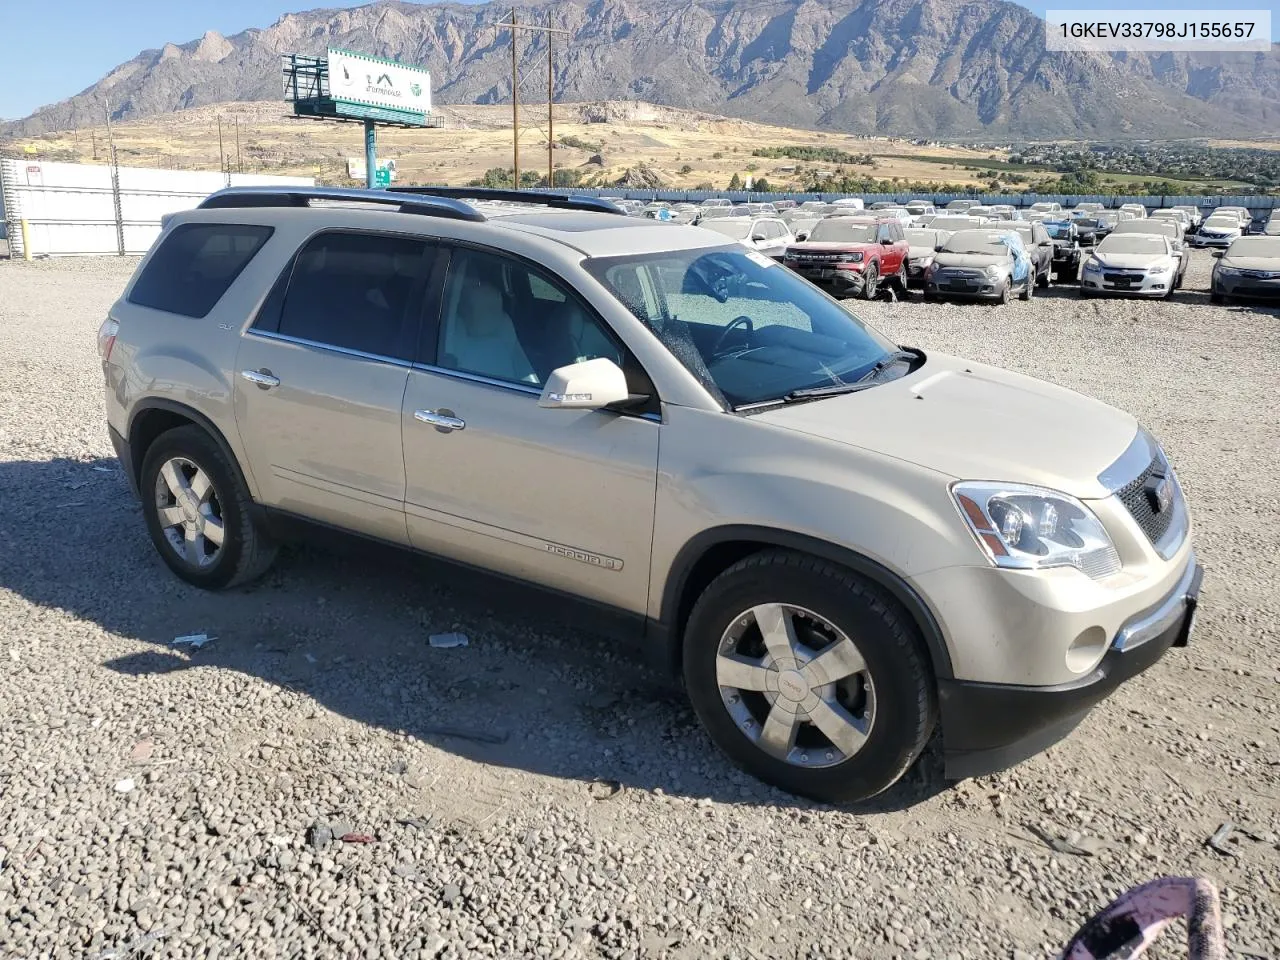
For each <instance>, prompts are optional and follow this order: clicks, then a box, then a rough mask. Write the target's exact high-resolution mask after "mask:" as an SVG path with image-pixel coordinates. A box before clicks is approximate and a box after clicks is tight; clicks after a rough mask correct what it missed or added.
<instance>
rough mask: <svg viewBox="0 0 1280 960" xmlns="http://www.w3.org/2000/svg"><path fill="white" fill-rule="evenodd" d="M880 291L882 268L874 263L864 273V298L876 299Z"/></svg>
mask: <svg viewBox="0 0 1280 960" xmlns="http://www.w3.org/2000/svg"><path fill="white" fill-rule="evenodd" d="M879 292H880V270H879V269H878V268H877V267H876V265H875V264H874V263H873V264H871V266H869V267H867V270H866V272H865V273H864V274H863V275H862V299H863V300H874V299H875V298H876V294H877V293H879Z"/></svg>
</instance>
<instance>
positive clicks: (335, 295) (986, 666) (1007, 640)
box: [98, 187, 1200, 801]
mask: <svg viewBox="0 0 1280 960" xmlns="http://www.w3.org/2000/svg"><path fill="white" fill-rule="evenodd" d="M493 201H502V202H493ZM953 239H954V238H953ZM1126 239H1127V240H1128V241H1130V242H1132V241H1136V240H1139V239H1151V238H1126ZM98 346H99V353H100V355H101V357H102V369H103V374H104V377H105V399H106V415H107V426H108V430H109V433H110V436H111V440H112V443H113V444H114V446H115V449H116V451H117V454H118V455H119V458H120V463H121V466H122V471H123V473H124V475H125V476H126V477H127V478H128V481H129V483H130V484H132V486H133V488H134V490H135V492H136V493H137V495H138V497H139V499H140V501H141V507H142V509H141V517H142V524H145V531H146V534H147V535H148V536H149V537H150V540H151V542H152V543H153V545H154V547H155V549H156V551H157V553H158V556H159V557H160V559H161V560H162V561H163V563H164V564H165V565H166V566H167V567H168V569H169V570H171V571H172V572H173V573H174V574H175V575H176V576H178V577H179V578H181V579H182V580H184V581H186V582H188V583H190V584H193V585H195V586H198V587H202V588H206V589H226V588H230V587H235V586H237V585H240V584H244V583H247V582H249V581H250V580H252V579H253V578H254V577H257V576H259V575H261V574H262V573H263V572H264V571H265V570H266V569H267V568H268V567H269V566H270V565H271V563H272V561H273V559H274V557H275V555H276V545H277V543H278V542H279V540H280V538H281V537H282V536H284V535H285V533H286V531H290V530H297V529H298V528H299V527H305V526H317V525H318V526H321V527H324V528H327V529H330V530H333V529H336V530H339V531H346V532H349V533H352V534H358V535H360V536H362V537H366V538H373V539H376V540H379V541H383V542H386V543H390V544H393V545H395V546H399V547H402V548H405V549H407V550H412V551H419V552H422V553H427V554H432V555H435V556H438V557H442V558H444V559H446V560H449V561H454V562H457V563H460V564H463V565H464V567H465V569H467V570H469V571H471V573H470V575H471V576H473V577H477V578H481V579H482V580H483V582H485V583H487V584H489V585H490V588H491V589H493V590H495V591H496V590H498V589H499V583H500V581H499V580H496V579H493V578H491V577H490V576H489V575H490V574H496V575H498V576H500V577H502V578H506V579H514V580H518V581H523V582H526V583H530V584H533V585H535V586H537V587H541V588H545V589H547V590H550V591H552V592H554V594H555V595H556V596H557V597H559V602H560V604H561V605H562V606H568V605H573V606H574V607H575V608H580V609H582V610H583V611H593V612H595V613H597V614H600V613H603V614H605V616H604V617H602V618H599V620H598V622H600V623H601V624H602V625H603V624H605V623H607V624H608V625H609V628H610V630H611V631H612V632H613V635H614V636H616V637H618V638H619V639H620V640H624V641H629V642H634V643H638V644H639V645H640V646H641V647H642V649H644V650H645V651H646V652H647V653H648V654H649V655H650V656H651V658H652V660H653V662H654V663H655V664H657V665H660V666H661V668H663V669H664V670H667V671H671V672H673V673H675V674H678V675H679V676H680V677H681V678H682V680H683V685H684V689H685V690H686V691H687V693H688V696H689V698H690V700H691V701H692V703H693V707H694V709H695V711H696V712H697V715H698V717H699V718H700V719H701V721H702V723H703V724H704V725H705V727H706V729H707V731H708V733H709V735H710V737H711V739H712V740H713V741H714V742H715V743H716V744H718V745H719V747H720V748H721V749H722V750H723V751H724V752H725V753H726V754H727V755H728V756H729V757H731V758H732V759H733V760H734V761H735V762H736V763H738V764H740V765H741V766H742V767H743V768H745V769H746V770H748V771H750V772H751V773H753V774H755V775H757V776H759V777H762V778H764V779H765V780H768V781H769V782H771V783H774V784H777V785H779V786H780V787H782V788H784V789H786V790H790V791H793V792H797V793H802V794H806V795H808V796H812V797H817V798H820V799H822V800H825V801H844V800H851V799H859V798H865V797H869V796H872V795H874V794H876V793H878V792H880V791H882V790H884V789H886V788H887V787H888V786H889V785H890V784H892V783H894V782H895V781H896V780H898V779H899V778H900V777H901V776H902V775H903V774H904V772H905V771H907V770H908V769H909V768H910V767H911V765H912V764H913V763H914V761H915V759H916V758H917V757H918V756H919V755H920V753H921V751H922V750H923V749H924V747H925V744H926V743H927V742H928V741H929V740H930V738H931V736H932V735H933V733H934V731H935V729H940V731H941V740H942V751H943V755H944V757H945V760H946V765H947V770H948V773H949V774H950V775H951V776H968V775H972V774H976V773H979V772H984V771H991V770H995V769H1000V768H1002V767H1005V766H1008V765H1010V764H1012V763H1016V762H1018V761H1020V760H1022V759H1023V758H1025V757H1027V756H1029V755H1030V754H1032V753H1034V752H1036V751H1038V750H1042V749H1044V748H1045V747H1046V746H1047V745H1049V744H1050V743H1052V742H1054V741H1056V740H1057V739H1059V738H1061V737H1063V736H1065V735H1066V734H1067V733H1068V732H1069V731H1070V730H1071V729H1072V728H1073V727H1074V726H1075V725H1076V724H1078V723H1079V722H1080V721H1081V719H1083V717H1084V716H1085V715H1086V714H1087V713H1088V712H1089V710H1090V708H1091V707H1092V706H1093V705H1094V704H1096V703H1097V702H1099V701H1100V700H1102V699H1103V698H1104V697H1106V696H1108V695H1109V694H1110V693H1111V692H1112V691H1113V690H1115V689H1116V688H1117V687H1118V686H1119V685H1120V684H1121V683H1123V682H1124V681H1125V680H1127V679H1128V678H1130V677H1132V676H1134V675H1136V674H1138V673H1140V672H1142V671H1144V670H1146V669H1148V668H1150V667H1152V666H1153V665H1154V664H1156V663H1157V661H1159V660H1160V658H1161V657H1162V655H1163V654H1164V653H1165V651H1166V650H1167V649H1168V648H1169V647H1171V646H1174V645H1181V644H1185V643H1186V642H1187V640H1188V636H1189V633H1190V629H1191V624H1192V621H1193V614H1194V608H1195V604H1196V599H1197V596H1198V593H1199V585H1200V569H1199V566H1198V565H1197V563H1196V558H1195V553H1194V550H1193V547H1192V536H1191V521H1190V516H1189V513H1188V510H1187V506H1186V503H1185V501H1184V499H1183V495H1182V491H1181V488H1180V487H1179V485H1178V480H1177V477H1176V476H1175V474H1174V472H1173V469H1172V468H1171V466H1170V465H1169V462H1168V460H1167V458H1166V457H1165V454H1164V452H1163V451H1162V450H1161V448H1160V446H1159V444H1158V443H1157V442H1156V441H1155V439H1154V438H1153V437H1152V436H1151V435H1150V434H1149V433H1147V432H1146V431H1145V430H1143V429H1142V427H1141V426H1140V425H1139V424H1138V423H1137V422H1136V421H1135V420H1134V418H1133V417H1131V416H1129V415H1128V414H1126V413H1122V412H1121V411H1119V410H1116V409H1113V408H1111V407H1108V406H1106V405H1104V404H1102V403H1099V402H1098V401H1095V400H1090V399H1088V398H1086V397H1083V396H1081V395H1079V394H1076V393H1072V392H1071V391H1069V390H1066V389H1063V388H1062V387H1058V386H1054V385H1051V384H1048V383H1043V382H1040V381H1038V380H1033V379H1031V378H1029V377H1025V376H1021V375H1018V374H1015V373H1010V372H1008V371H1005V370H1001V369H999V368H996V367H992V366H987V365H984V364H980V363H974V362H971V361H967V360H962V359H959V358H956V357H950V356H947V355H946V354H943V353H935V352H933V351H932V350H930V351H924V350H921V349H919V348H916V347H912V346H902V345H899V344H897V343H895V342H894V341H893V340H891V339H889V338H888V337H885V336H884V335H882V334H880V333H878V332H877V331H876V330H874V329H873V328H871V327H870V326H868V325H867V324H865V323H864V322H862V321H861V320H859V319H857V318H856V317H855V316H853V315H852V314H851V313H849V312H848V311H847V310H846V309H844V307H842V306H841V305H840V304H839V303H837V302H836V301H834V300H832V299H831V298H829V297H827V296H826V295H825V294H823V293H822V292H821V291H819V290H818V289H817V288H816V287H814V286H813V285H811V284H810V283H808V282H807V281H805V280H804V279H802V278H800V277H798V276H796V275H795V274H794V273H793V272H791V271H790V270H788V269H786V268H785V267H781V266H778V265H777V264H775V263H774V262H773V261H772V260H770V259H769V258H768V257H765V256H763V255H761V254H760V253H759V252H758V251H755V250H749V249H747V248H745V247H743V246H742V245H741V244H737V243H733V242H731V241H729V240H728V239H727V238H726V237H723V236H721V235H718V234H716V233H713V232H712V231H710V230H706V229H702V228H699V227H691V226H681V225H676V224H663V223H657V222H655V221H653V220H648V219H643V218H628V217H624V216H620V215H619V214H618V213H617V210H616V208H614V207H613V206H612V205H610V204H604V203H599V202H598V201H593V200H590V199H587V198H580V197H579V198H575V197H569V196H556V195H552V194H541V195H530V194H512V193H509V192H504V191H485V190H480V189H452V190H451V189H449V188H410V191H409V192H405V191H394V190H390V191H389V190H380V191H361V190H326V189H323V188H277V187H272V188H260V189H253V188H238V189H232V190H228V191H223V192H220V193H217V194H214V195H213V196H211V197H209V198H208V199H206V200H205V201H204V202H203V203H202V204H201V206H200V208H199V209H196V210H192V211H187V212H184V213H181V214H178V215H177V216H175V217H174V218H173V219H172V220H171V221H170V222H169V224H168V226H167V227H166V228H165V229H164V230H163V231H162V233H161V235H160V237H159V239H158V241H157V242H156V244H155V246H154V247H153V248H152V250H151V251H150V253H149V254H148V255H147V256H146V257H145V258H144V259H143V261H142V263H141V264H140V265H139V267H138V269H137V272H136V273H135V275H134V277H133V279H132V280H131V281H130V282H129V284H128V285H127V287H126V288H125V290H124V293H123V295H122V296H121V298H120V299H119V300H118V301H117V302H116V303H115V304H114V305H113V306H112V307H111V309H110V311H109V315H108V318H107V320H106V321H105V322H104V323H103V325H102V328H101V329H100V331H99V341H98ZM142 524H140V525H142ZM138 532H139V533H140V532H141V531H138ZM107 534H108V535H109V536H114V537H116V538H117V539H119V538H128V537H130V536H132V535H134V534H133V532H131V531H127V530H121V531H107ZM505 596H506V595H504V599H505ZM223 602H224V603H226V604H236V603H238V602H239V599H238V597H237V596H236V595H235V594H234V593H233V594H229V595H227V596H226V597H225V598H224V600H223ZM334 602H335V603H338V604H341V602H342V600H341V598H340V597H339V598H334ZM346 621H347V618H346V617H344V616H339V617H335V618H334V619H333V622H332V627H333V630H334V631H335V637H342V636H344V635H345V636H347V637H349V638H350V640H351V642H352V644H353V650H352V652H353V654H354V655H356V656H359V655H360V653H361V647H360V643H361V640H362V637H361V635H360V627H359V624H352V625H347V623H346ZM1165 669H1168V670H1174V669H1179V668H1175V667H1173V666H1172V665H1170V666H1167V667H1166V668H1165ZM512 695H514V696H518V695H520V694H519V693H518V692H516V693H514V694H512ZM241 709H248V707H246V706H245V705H243V704H238V703H236V702H234V701H231V700H229V701H228V703H227V710H229V711H235V710H241ZM530 736H531V738H533V739H531V741H530V743H529V748H530V749H538V748H539V747H540V746H543V747H545V744H540V742H539V741H538V740H537V737H538V731H531V732H530ZM624 749H625V748H624ZM673 762H674V758H673Z"/></svg>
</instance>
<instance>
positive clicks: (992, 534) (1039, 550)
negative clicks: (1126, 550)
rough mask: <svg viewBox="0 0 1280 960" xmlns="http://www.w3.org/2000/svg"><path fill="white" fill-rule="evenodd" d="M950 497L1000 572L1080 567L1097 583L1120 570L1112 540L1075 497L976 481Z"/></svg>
mask: <svg viewBox="0 0 1280 960" xmlns="http://www.w3.org/2000/svg"><path fill="white" fill-rule="evenodd" d="M951 496H952V497H953V498H954V499H955V502H956V506H958V507H959V508H960V514H961V516H963V517H964V519H965V523H966V524H967V525H968V527H969V530H970V532H971V533H972V534H973V536H974V538H975V539H976V540H977V541H978V545H979V546H980V547H981V548H982V551H983V553H985V554H986V555H987V559H989V560H990V561H991V562H992V563H994V564H995V565H996V566H997V567H1007V568H1011V569H1016V570H1040V569H1044V568H1047V567H1075V568H1076V569H1077V570H1079V571H1081V572H1082V573H1084V574H1086V575H1087V576H1089V577H1092V578H1093V579H1094V580H1100V579H1102V578H1103V577H1107V576H1110V575H1111V574H1113V573H1115V572H1116V571H1117V570H1119V569H1120V555H1119V554H1118V553H1117V552H1116V548H1115V545H1114V544H1113V543H1112V542H1111V537H1110V536H1108V535H1107V531H1106V530H1105V529H1104V528H1103V526H1102V524H1101V523H1100V522H1099V520H1098V518H1097V517H1096V516H1094V514H1093V511H1092V510H1090V509H1089V508H1088V507H1086V506H1085V505H1084V504H1083V503H1081V502H1080V501H1079V500H1077V499H1076V498H1075V497H1071V496H1068V495H1067V494H1065V493H1058V492H1056V491H1054V490H1047V489H1045V488H1044V487H1032V486H1026V485H1024V484H1018V483H1006V484H999V483H986V482H973V481H965V482H963V483H956V484H953V485H952V487H951Z"/></svg>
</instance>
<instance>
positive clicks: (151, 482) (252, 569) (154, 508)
mask: <svg viewBox="0 0 1280 960" xmlns="http://www.w3.org/2000/svg"><path fill="white" fill-rule="evenodd" d="M174 458H181V459H184V460H186V461H189V462H190V463H191V464H193V465H195V467H197V468H198V469H200V470H203V471H204V472H205V473H206V474H207V475H208V477H209V479H210V480H211V482H212V496H211V499H210V503H211V505H213V509H214V510H215V512H216V513H217V515H218V516H219V518H220V520H221V522H222V536H223V541H222V545H221V547H220V549H219V550H218V551H217V553H216V555H215V556H214V557H213V559H212V561H211V562H209V563H207V564H201V565H197V564H195V563H192V562H190V561H189V560H188V559H186V558H185V557H184V556H180V555H179V553H178V552H177V550H176V548H175V547H174V546H173V545H172V544H171V543H170V542H169V540H168V539H167V537H166V535H165V531H164V528H163V527H162V525H161V521H160V515H159V510H160V504H159V503H158V502H157V501H158V496H157V483H158V482H160V483H163V481H161V480H160V470H161V468H162V467H163V466H164V465H165V463H166V462H168V461H169V460H171V459H174ZM138 489H139V491H140V492H141V496H142V513H143V516H145V517H146V522H147V531H148V532H149V533H150V534H151V542H152V543H153V544H155V548H156V550H157V551H158V552H159V553H160V557H161V559H163V560H164V562H165V563H166V564H167V565H168V567H169V569H170V570H172V571H173V572H174V573H175V574H176V575H177V576H178V577H179V578H180V579H182V580H185V581H186V582H187V583H190V584H192V585H193V586H197V587H201V588H202V589H205V590H223V589H226V588H228V587H234V586H238V585H240V584H243V583H247V582H249V581H250V580H253V579H255V578H256V577H259V576H261V575H262V574H263V573H265V572H266V571H267V568H269V567H270V566H271V563H272V561H273V560H275V556H276V544H275V542H274V541H273V540H272V539H271V538H270V536H269V535H268V534H267V532H266V531H265V530H263V529H262V528H261V527H260V526H259V525H258V524H257V523H256V522H255V520H254V511H253V500H252V498H251V497H250V496H249V491H248V489H247V488H246V487H245V484H244V481H243V480H242V479H241V476H240V472H239V470H238V469H237V468H236V467H235V465H234V464H233V463H231V462H230V461H229V459H228V457H227V456H226V454H224V453H223V452H222V448H221V447H220V446H218V444H217V443H216V442H215V441H214V439H213V438H212V437H210V436H209V434H207V433H206V432H205V431H204V430H202V429H200V428H199V427H196V426H186V427H176V428H174V429H173V430H168V431H166V432H164V433H162V434H160V436H158V437H157V438H156V439H155V441H154V442H153V443H152V444H151V446H150V447H148V448H147V452H146V456H144V457H143V460H142V472H141V475H140V477H139V480H138Z"/></svg>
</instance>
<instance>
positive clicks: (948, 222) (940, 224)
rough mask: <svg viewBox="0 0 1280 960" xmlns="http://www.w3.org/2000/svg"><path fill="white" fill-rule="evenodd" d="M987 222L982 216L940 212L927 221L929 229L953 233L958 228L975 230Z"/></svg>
mask: <svg viewBox="0 0 1280 960" xmlns="http://www.w3.org/2000/svg"><path fill="white" fill-rule="evenodd" d="M986 223H987V221H986V218H984V217H970V216H967V215H965V214H958V215H953V214H949V213H942V214H939V215H938V216H936V217H934V218H933V219H932V220H930V221H929V229H930V230H945V231H946V232H947V233H955V232H956V231H958V230H976V229H978V228H979V227H982V226H985V225H986Z"/></svg>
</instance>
